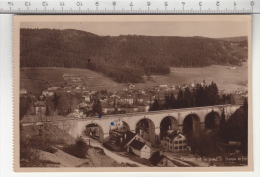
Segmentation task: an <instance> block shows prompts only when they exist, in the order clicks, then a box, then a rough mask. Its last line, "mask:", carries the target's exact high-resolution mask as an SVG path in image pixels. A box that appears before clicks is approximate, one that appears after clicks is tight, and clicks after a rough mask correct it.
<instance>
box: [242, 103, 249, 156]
mask: <svg viewBox="0 0 260 177" xmlns="http://www.w3.org/2000/svg"><path fill="white" fill-rule="evenodd" d="M243 109H244V115H243V116H244V123H243V131H244V132H243V135H242V153H243V154H244V155H247V154H248V102H247V99H246V98H245V100H244V104H243Z"/></svg>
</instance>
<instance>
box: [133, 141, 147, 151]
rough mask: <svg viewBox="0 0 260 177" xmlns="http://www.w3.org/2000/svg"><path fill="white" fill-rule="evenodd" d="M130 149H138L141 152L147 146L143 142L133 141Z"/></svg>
mask: <svg viewBox="0 0 260 177" xmlns="http://www.w3.org/2000/svg"><path fill="white" fill-rule="evenodd" d="M129 146H130V147H132V148H134V149H137V150H141V149H142V148H143V147H144V146H145V143H143V142H141V141H138V140H133V141H132V142H131V143H130V144H129Z"/></svg>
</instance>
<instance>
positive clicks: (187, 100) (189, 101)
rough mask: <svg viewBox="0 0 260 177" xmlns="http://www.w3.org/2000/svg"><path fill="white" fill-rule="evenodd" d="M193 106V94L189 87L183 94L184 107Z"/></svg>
mask: <svg viewBox="0 0 260 177" xmlns="http://www.w3.org/2000/svg"><path fill="white" fill-rule="evenodd" d="M192 106H193V94H192V92H191V91H190V89H189V87H186V88H185V90H184V94H183V107H184V108H189V107H192Z"/></svg>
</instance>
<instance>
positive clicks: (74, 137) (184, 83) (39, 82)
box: [13, 15, 253, 172]
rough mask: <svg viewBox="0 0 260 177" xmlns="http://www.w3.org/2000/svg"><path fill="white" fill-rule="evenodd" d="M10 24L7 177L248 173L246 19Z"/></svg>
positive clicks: (39, 19)
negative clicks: (10, 171) (10, 156)
mask: <svg viewBox="0 0 260 177" xmlns="http://www.w3.org/2000/svg"><path fill="white" fill-rule="evenodd" d="M13 27H14V29H13V31H14V42H13V44H14V45H13V46H14V68H13V69H14V170H15V171H16V172H102V171H104V172H119V171H120V172H144V171H149V172H153V171H154V172H158V171H159V172H178V171H179V172H190V171H194V172H195V171H200V172H201V171H220V172H221V171H252V170H253V157H252V154H253V148H252V121H253V120H252V105H251V104H252V95H251V93H252V92H251V16H250V15H201V16H199V15H185V16H178V15H177V16H173V15H135V16H133V15H127V16H126V15H106V16H104V15H99V16H91V15H90V16H67V15H64V16H56V15H47V16H41V15H39V16H36V15H35V16H15V17H14V26H13Z"/></svg>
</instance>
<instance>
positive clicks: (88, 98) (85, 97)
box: [82, 95, 91, 102]
mask: <svg viewBox="0 0 260 177" xmlns="http://www.w3.org/2000/svg"><path fill="white" fill-rule="evenodd" d="M82 97H83V98H84V100H85V101H86V102H90V101H91V97H90V95H84V96H82Z"/></svg>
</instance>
